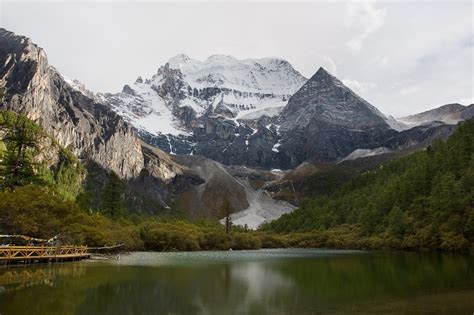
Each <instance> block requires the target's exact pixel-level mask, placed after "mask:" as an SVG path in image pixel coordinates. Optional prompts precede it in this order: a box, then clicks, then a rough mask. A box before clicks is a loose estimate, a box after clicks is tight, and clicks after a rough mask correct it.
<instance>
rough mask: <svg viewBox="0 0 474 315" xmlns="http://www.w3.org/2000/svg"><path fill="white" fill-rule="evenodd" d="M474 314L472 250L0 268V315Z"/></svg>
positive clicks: (193, 257) (184, 257)
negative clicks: (464, 252) (465, 252)
mask: <svg viewBox="0 0 474 315" xmlns="http://www.w3.org/2000/svg"><path fill="white" fill-rule="evenodd" d="M348 313H349V314H380V313H387V314H427V313H428V314H429V313H432V314H473V313H474V257H472V256H460V255H448V254H440V253H413V252H410V253H405V252H365V251H345V250H316V249H315V250H303V249H301V250H299V249H275V250H256V251H229V252H192V253H191V252H182V253H149V252H136V253H130V254H126V255H125V254H122V255H121V256H120V257H117V258H116V259H113V260H109V261H82V262H75V263H64V264H54V265H36V266H26V267H23V266H16V267H10V268H8V269H7V268H6V267H3V268H0V314H1V315H9V314H15V315H21V314H62V315H63V314H87V315H92V314H259V315H260V314H272V315H277V314H348Z"/></svg>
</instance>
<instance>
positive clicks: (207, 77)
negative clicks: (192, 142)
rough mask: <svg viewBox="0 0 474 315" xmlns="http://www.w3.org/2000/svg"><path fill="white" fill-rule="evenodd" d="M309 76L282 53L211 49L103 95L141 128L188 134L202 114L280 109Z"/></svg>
mask: <svg viewBox="0 0 474 315" xmlns="http://www.w3.org/2000/svg"><path fill="white" fill-rule="evenodd" d="M305 82H306V78H305V77H303V76H302V75H301V74H300V73H299V72H298V71H296V70H295V69H294V68H293V67H292V66H291V65H290V64H289V63H288V62H287V61H285V60H281V59H275V58H262V59H246V60H238V59H236V58H234V57H231V56H224V55H212V56H210V57H209V58H207V59H206V60H204V61H198V60H195V59H191V58H190V57H188V56H186V55H183V54H180V55H177V56H175V57H173V58H171V59H170V60H169V61H168V62H167V63H166V64H165V65H164V66H162V67H160V68H159V69H158V71H157V73H156V74H155V75H153V76H152V78H150V79H146V80H143V79H142V78H141V77H139V78H138V79H137V80H136V81H135V82H134V83H133V84H130V85H126V86H124V88H123V90H122V92H121V93H118V94H107V95H105V99H106V101H107V102H108V103H109V104H110V105H111V106H112V108H113V109H114V110H115V111H116V112H117V113H118V114H120V115H121V116H123V117H124V118H125V119H126V120H127V121H129V122H130V123H131V124H132V125H133V126H134V127H135V128H136V129H137V130H139V131H143V132H147V133H150V134H152V135H155V136H160V135H172V136H178V135H181V136H186V135H189V128H190V127H196V126H198V125H199V124H202V122H200V121H198V119H199V118H200V117H202V116H203V115H213V114H215V115H220V116H224V117H226V118H229V119H256V118H259V117H261V116H264V115H266V116H269V117H271V116H274V115H277V114H278V113H279V112H280V111H281V110H282V109H283V107H284V106H285V105H286V102H287V100H288V98H289V97H290V96H291V95H292V94H294V93H295V92H296V91H297V90H298V89H299V88H300V87H301V86H302V85H303V84H304V83H305Z"/></svg>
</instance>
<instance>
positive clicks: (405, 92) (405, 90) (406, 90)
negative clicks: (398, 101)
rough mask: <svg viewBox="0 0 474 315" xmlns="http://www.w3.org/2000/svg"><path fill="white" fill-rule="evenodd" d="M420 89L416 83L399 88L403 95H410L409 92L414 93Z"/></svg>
mask: <svg viewBox="0 0 474 315" xmlns="http://www.w3.org/2000/svg"><path fill="white" fill-rule="evenodd" d="M420 90H421V88H420V87H419V86H417V85H415V86H409V87H406V88H403V89H401V90H400V94H401V95H404V96H405V95H410V94H413V93H416V92H418V91H420Z"/></svg>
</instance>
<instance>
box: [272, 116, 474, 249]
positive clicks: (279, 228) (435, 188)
mask: <svg viewBox="0 0 474 315" xmlns="http://www.w3.org/2000/svg"><path fill="white" fill-rule="evenodd" d="M342 225H351V226H353V227H354V228H356V229H357V230H358V231H360V235H359V236H366V237H367V236H377V237H378V238H379V240H380V241H381V242H382V243H384V244H387V245H389V246H392V247H396V248H427V249H442V250H451V251H459V250H467V249H468V248H469V247H471V246H473V244H474V120H472V119H471V120H469V121H466V122H464V123H462V124H461V125H460V126H459V128H458V129H457V130H456V131H455V133H454V134H453V135H452V136H451V137H450V138H449V139H448V140H447V141H446V142H445V141H441V140H436V141H435V142H434V143H433V144H432V145H431V146H429V147H428V148H427V149H426V150H424V151H420V152H416V153H413V154H411V155H409V156H406V157H402V158H399V159H395V160H393V161H391V162H389V163H387V164H384V165H382V166H380V167H379V168H378V169H375V170H372V171H368V172H366V173H364V174H362V175H360V176H357V177H355V178H353V179H352V180H350V181H349V182H348V183H346V184H345V185H343V186H342V187H341V188H339V189H338V190H337V191H336V192H335V193H334V194H332V195H329V196H323V197H320V198H315V199H311V200H308V201H306V202H305V203H304V204H303V206H302V207H300V208H299V209H297V210H296V211H294V212H293V213H291V214H286V215H284V216H283V217H282V218H280V219H279V220H277V221H275V222H272V223H270V224H268V225H267V226H266V227H265V229H266V230H270V231H274V232H278V233H290V232H307V231H316V232H317V231H326V230H330V229H333V228H336V227H338V226H342Z"/></svg>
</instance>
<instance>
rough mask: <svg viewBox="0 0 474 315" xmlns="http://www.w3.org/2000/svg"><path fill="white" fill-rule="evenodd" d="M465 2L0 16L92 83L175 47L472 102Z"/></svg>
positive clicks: (132, 8)
mask: <svg viewBox="0 0 474 315" xmlns="http://www.w3.org/2000/svg"><path fill="white" fill-rule="evenodd" d="M473 18H474V5H473V2H471V1H464V2H456V1H446V2H433V1H430V2H408V1H404V2H401V1H400V2H393V1H391V2H386V1H383V2H352V3H350V2H337V3H335V2H301V3H294V1H292V2H290V1H288V2H277V3H274V2H270V1H264V2H248V1H240V2H234V3H232V2H228V1H220V2H198V1H193V2H188V3H184V2H177V1H173V2H151V1H147V2H137V1H127V2H123V1H122V2H113V1H104V2H97V1H95V2H92V1H89V2H74V3H71V2H64V1H52V2H44V1H34V2H22V1H19V0H15V1H5V0H0V26H1V27H4V28H6V29H8V30H11V31H14V32H16V33H18V34H21V35H26V36H28V37H30V38H32V39H33V41H34V42H36V43H37V44H39V45H40V46H41V47H43V48H44V49H45V50H46V52H47V54H48V58H49V62H50V64H51V65H53V66H55V67H56V68H57V69H59V70H60V72H61V73H63V74H64V75H66V76H69V77H71V78H76V79H78V80H79V81H81V82H82V83H84V84H85V85H86V86H87V87H88V88H89V89H90V90H92V91H95V92H117V91H120V90H121V88H122V86H123V85H124V84H126V83H130V82H133V81H134V80H135V79H136V77H137V76H138V75H142V76H144V77H150V76H151V75H152V74H153V73H155V72H156V70H157V68H158V67H159V66H160V65H163V64H164V63H166V61H167V60H168V59H169V58H171V57H172V56H174V55H176V54H178V53H184V54H187V55H189V56H190V57H192V58H195V59H199V60H204V59H206V58H207V57H208V56H209V55H212V54H216V53H221V54H227V55H232V56H234V57H236V58H239V59H245V58H258V57H268V56H276V57H279V58H283V59H286V60H288V61H289V62H290V63H291V64H292V65H293V66H294V67H295V68H296V69H297V70H299V71H300V72H301V73H302V74H304V75H305V76H307V77H310V76H311V75H313V74H314V72H316V70H317V69H318V68H319V67H320V66H323V67H325V68H326V69H327V70H328V71H330V72H331V73H332V74H334V75H336V76H337V77H338V78H339V79H341V80H343V81H344V82H345V83H346V84H348V85H349V86H350V87H351V88H352V89H354V90H355V91H356V92H358V93H359V94H360V95H361V96H362V97H364V98H365V99H367V100H368V101H369V102H370V103H372V104H373V105H375V106H376V107H378V108H379V109H380V110H381V111H382V112H384V113H386V114H390V115H394V116H403V115H406V114H411V113H415V112H419V111H422V110H426V109H430V108H434V107H438V106H440V105H443V104H447V103H453V102H460V103H463V104H470V103H472V102H474V99H473V98H474V91H473V90H474V84H473V73H474V63H473V59H474V26H473Z"/></svg>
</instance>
